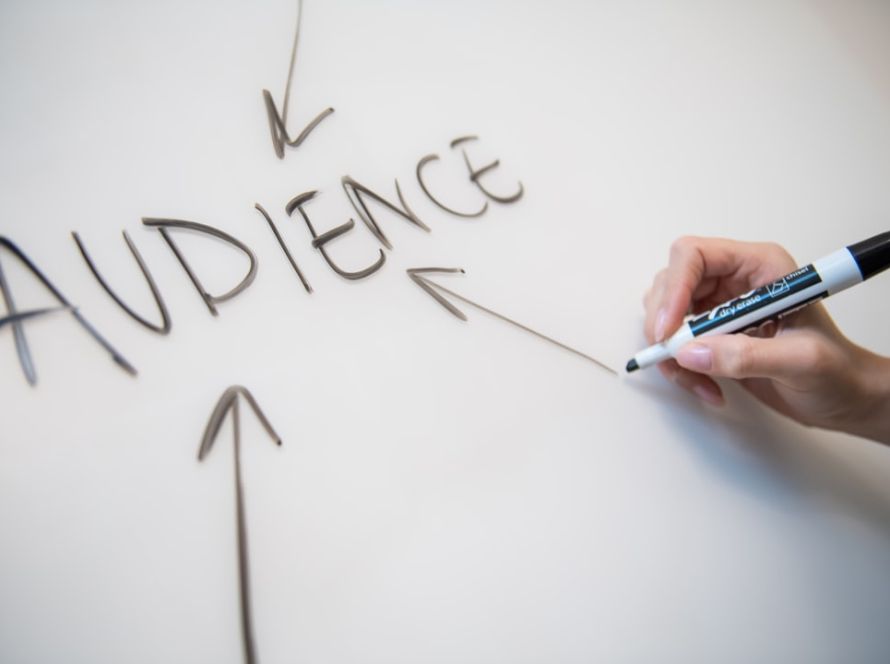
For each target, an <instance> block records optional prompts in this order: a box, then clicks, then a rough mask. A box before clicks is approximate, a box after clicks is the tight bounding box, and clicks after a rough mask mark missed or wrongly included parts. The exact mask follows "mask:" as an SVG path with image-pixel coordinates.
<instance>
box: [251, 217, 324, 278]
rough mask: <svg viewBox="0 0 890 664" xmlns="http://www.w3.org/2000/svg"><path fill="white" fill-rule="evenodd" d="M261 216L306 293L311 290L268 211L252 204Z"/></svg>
mask: <svg viewBox="0 0 890 664" xmlns="http://www.w3.org/2000/svg"><path fill="white" fill-rule="evenodd" d="M253 206H254V207H255V208H256V209H257V210H258V211H259V213H260V214H261V215H263V217H265V219H266V221H267V222H268V224H269V228H271V229H272V233H273V234H274V235H275V239H276V240H278V245H279V246H280V247H281V251H283V252H284V255H285V256H287V260H288V262H290V264H291V267H292V268H294V272H296V273H297V277H299V279H300V282H301V283H302V284H303V288H305V289H306V292H307V293H311V292H312V286H310V285H309V282H308V281H306V277H304V276H303V273H302V272H301V271H300V267H299V266H298V265H297V261H295V260H294V257H293V256H292V255H291V253H290V249H288V248H287V245H286V244H285V243H284V238H282V237H281V233H279V232H278V227H277V226H276V225H275V222H274V221H272V217H270V216H269V213H268V212H266V209H265V208H264V207H263V206H262V205H260V204H259V203H254V205H253Z"/></svg>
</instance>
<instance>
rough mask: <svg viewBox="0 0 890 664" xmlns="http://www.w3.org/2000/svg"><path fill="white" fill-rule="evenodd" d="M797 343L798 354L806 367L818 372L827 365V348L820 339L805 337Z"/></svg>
mask: <svg viewBox="0 0 890 664" xmlns="http://www.w3.org/2000/svg"><path fill="white" fill-rule="evenodd" d="M798 343H799V344H800V346H799V348H800V353H801V355H802V357H803V360H804V363H805V365H806V366H808V367H810V368H812V369H816V370H818V369H819V368H820V367H824V366H825V365H827V364H828V363H829V351H828V348H827V347H826V345H825V344H824V343H822V341H821V340H820V339H816V338H813V337H807V338H805V339H801V340H800V341H799V342H798Z"/></svg>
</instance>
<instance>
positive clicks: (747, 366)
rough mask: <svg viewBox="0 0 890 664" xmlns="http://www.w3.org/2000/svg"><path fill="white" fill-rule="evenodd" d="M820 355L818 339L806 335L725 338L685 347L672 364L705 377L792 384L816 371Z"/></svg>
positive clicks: (718, 336)
mask: <svg viewBox="0 0 890 664" xmlns="http://www.w3.org/2000/svg"><path fill="white" fill-rule="evenodd" d="M823 351H824V348H823V344H820V342H819V339H818V338H814V337H811V336H809V335H794V334H786V335H781V336H777V337H772V338H760V337H751V336H748V335H747V334H725V335H715V336H713V337H704V338H702V339H698V340H696V341H693V342H691V343H688V344H686V345H685V346H683V348H681V349H680V350H679V351H678V352H677V355H676V360H677V363H678V364H679V365H680V366H681V367H684V368H686V369H689V370H691V371H695V372H697V373H701V374H706V375H708V376H717V377H723V378H736V379H740V378H771V379H774V380H780V381H791V382H794V379H795V378H797V379H799V378H800V377H801V376H802V375H804V374H806V373H812V372H813V371H818V370H819V367H820V366H821V365H822V362H821V361H820V358H821V357H823V356H824V352H823Z"/></svg>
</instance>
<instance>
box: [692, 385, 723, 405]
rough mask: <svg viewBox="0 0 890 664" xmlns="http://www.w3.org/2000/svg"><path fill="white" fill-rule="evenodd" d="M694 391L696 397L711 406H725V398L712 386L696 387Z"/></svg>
mask: <svg viewBox="0 0 890 664" xmlns="http://www.w3.org/2000/svg"><path fill="white" fill-rule="evenodd" d="M692 391H693V392H695V395H696V396H697V397H698V398H699V399H701V400H702V401H704V402H706V403H709V404H711V405H712V406H722V405H723V397H722V396H721V395H720V393H719V392H717V390H715V389H714V388H713V387H711V386H710V385H696V386H695V387H693V388H692Z"/></svg>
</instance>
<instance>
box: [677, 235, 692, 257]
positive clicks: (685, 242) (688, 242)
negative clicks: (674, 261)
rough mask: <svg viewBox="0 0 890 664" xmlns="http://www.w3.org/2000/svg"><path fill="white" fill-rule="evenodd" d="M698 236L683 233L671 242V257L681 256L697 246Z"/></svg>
mask: <svg viewBox="0 0 890 664" xmlns="http://www.w3.org/2000/svg"><path fill="white" fill-rule="evenodd" d="M695 242H696V238H695V237H693V236H692V235H681V236H680V237H678V238H677V239H676V240H674V241H673V242H672V243H671V258H675V257H680V256H683V255H685V254H686V253H688V252H689V250H690V249H691V248H692V247H693V246H695Z"/></svg>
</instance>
